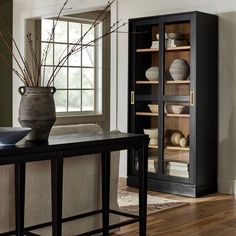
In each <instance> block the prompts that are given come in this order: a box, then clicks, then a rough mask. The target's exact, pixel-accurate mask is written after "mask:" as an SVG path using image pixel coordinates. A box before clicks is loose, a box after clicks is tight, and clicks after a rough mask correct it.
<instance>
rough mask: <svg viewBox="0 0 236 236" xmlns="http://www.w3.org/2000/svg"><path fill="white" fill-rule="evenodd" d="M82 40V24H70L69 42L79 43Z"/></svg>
mask: <svg viewBox="0 0 236 236" xmlns="http://www.w3.org/2000/svg"><path fill="white" fill-rule="evenodd" d="M80 39H81V23H74V22H69V42H70V43H77V42H78V40H80Z"/></svg>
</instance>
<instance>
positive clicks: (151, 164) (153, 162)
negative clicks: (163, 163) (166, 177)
mask: <svg viewBox="0 0 236 236" xmlns="http://www.w3.org/2000/svg"><path fill="white" fill-rule="evenodd" d="M157 171H158V162H157V159H148V172H153V173H157Z"/></svg>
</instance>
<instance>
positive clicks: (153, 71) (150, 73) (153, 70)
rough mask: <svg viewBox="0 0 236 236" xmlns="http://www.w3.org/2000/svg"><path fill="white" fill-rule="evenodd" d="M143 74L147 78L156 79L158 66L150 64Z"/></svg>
mask: <svg viewBox="0 0 236 236" xmlns="http://www.w3.org/2000/svg"><path fill="white" fill-rule="evenodd" d="M145 76H146V78H147V79H148V80H158V78H159V68H158V67H157V66H152V67H150V68H148V69H147V70H146V72H145Z"/></svg>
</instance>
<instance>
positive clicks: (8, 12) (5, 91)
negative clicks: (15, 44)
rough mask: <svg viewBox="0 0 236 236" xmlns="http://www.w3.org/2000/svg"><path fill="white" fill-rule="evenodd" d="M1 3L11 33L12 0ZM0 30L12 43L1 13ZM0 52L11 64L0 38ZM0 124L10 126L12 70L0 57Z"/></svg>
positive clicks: (9, 55) (4, 0)
mask: <svg viewBox="0 0 236 236" xmlns="http://www.w3.org/2000/svg"><path fill="white" fill-rule="evenodd" d="M1 3H2V9H3V11H4V13H5V16H6V19H7V22H8V25H9V28H10V31H11V34H12V9H13V0H3V1H1ZM0 30H1V32H2V33H3V34H4V35H5V37H6V40H7V41H8V43H9V44H10V45H12V43H11V39H10V37H9V33H8V30H7V27H6V24H5V22H4V19H3V17H2V15H1V16H0ZM0 53H1V54H3V55H4V57H5V58H7V60H8V61H9V62H10V63H11V64H12V59H11V58H12V57H11V54H10V53H9V52H8V51H7V50H6V48H5V46H4V43H3V40H2V39H0ZM0 126H12V71H11V69H10V68H9V67H8V66H7V65H6V64H5V63H4V61H3V60H2V59H0Z"/></svg>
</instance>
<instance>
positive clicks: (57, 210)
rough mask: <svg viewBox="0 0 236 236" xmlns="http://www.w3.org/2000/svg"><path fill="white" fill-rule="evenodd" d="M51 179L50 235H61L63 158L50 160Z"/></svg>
mask: <svg viewBox="0 0 236 236" xmlns="http://www.w3.org/2000/svg"><path fill="white" fill-rule="evenodd" d="M51 178H52V183H51V185H52V235H53V236H61V235H62V184H63V158H62V157H60V158H55V159H52V160H51Z"/></svg>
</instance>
